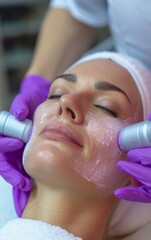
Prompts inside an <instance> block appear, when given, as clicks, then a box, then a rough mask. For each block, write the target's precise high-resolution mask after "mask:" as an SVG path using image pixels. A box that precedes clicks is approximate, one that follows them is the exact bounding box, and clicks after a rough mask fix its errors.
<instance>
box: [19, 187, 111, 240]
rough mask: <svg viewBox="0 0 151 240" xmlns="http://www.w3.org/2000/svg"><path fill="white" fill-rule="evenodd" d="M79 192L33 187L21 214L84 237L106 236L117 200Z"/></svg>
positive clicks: (86, 238) (102, 237)
mask: <svg viewBox="0 0 151 240" xmlns="http://www.w3.org/2000/svg"><path fill="white" fill-rule="evenodd" d="M79 195H80V196H79ZM79 195H78V196H77V194H75V193H74V192H71V191H68V192H65V191H62V190H56V189H50V188H47V187H46V186H40V187H38V188H37V187H34V188H33V190H32V192H31V194H30V197H29V201H28V204H27V206H26V208H25V210H24V213H23V215H22V217H23V218H28V219H34V220H41V221H44V222H47V223H49V224H52V225H56V226H60V227H62V228H64V229H66V230H67V231H68V232H70V233H73V234H74V235H76V236H78V237H81V238H82V239H85V240H90V239H95V240H100V239H102V240H103V239H104V237H105V235H106V228H107V224H108V222H109V219H110V217H111V214H112V211H113V209H114V207H115V205H116V202H115V200H114V199H113V198H112V199H105V200H104V201H101V202H100V199H98V200H96V199H95V200H94V199H93V198H89V199H88V198H85V197H82V196H81V194H79Z"/></svg>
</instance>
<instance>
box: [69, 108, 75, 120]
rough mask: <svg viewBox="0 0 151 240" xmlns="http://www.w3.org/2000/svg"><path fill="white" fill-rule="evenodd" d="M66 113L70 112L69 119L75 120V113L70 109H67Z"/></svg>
mask: <svg viewBox="0 0 151 240" xmlns="http://www.w3.org/2000/svg"><path fill="white" fill-rule="evenodd" d="M67 111H68V112H70V114H71V117H72V118H73V119H75V118H76V115H75V113H74V112H73V111H72V110H71V109H70V108H67Z"/></svg>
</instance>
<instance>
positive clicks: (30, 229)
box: [0, 218, 82, 240]
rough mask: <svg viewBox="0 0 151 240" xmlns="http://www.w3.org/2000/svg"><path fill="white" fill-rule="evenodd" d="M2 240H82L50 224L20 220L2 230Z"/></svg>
mask: <svg viewBox="0 0 151 240" xmlns="http://www.w3.org/2000/svg"><path fill="white" fill-rule="evenodd" d="M0 240H82V239H81V238H79V237H76V236H74V235H73V234H71V233H69V232H67V231H66V230H64V229H62V228H60V227H58V226H53V225H50V224H48V223H45V222H42V221H37V220H31V219H23V218H18V219H14V220H11V221H10V222H8V223H7V224H5V225H4V226H3V227H1V229H0Z"/></svg>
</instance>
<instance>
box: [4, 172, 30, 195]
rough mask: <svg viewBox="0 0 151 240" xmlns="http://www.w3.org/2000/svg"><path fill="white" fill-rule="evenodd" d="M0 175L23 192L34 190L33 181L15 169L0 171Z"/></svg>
mask: <svg viewBox="0 0 151 240" xmlns="http://www.w3.org/2000/svg"><path fill="white" fill-rule="evenodd" d="M0 175H1V176H2V177H3V178H4V179H5V180H6V181H7V182H8V183H10V184H11V185H12V186H14V187H15V188H17V189H20V190H22V191H30V190H31V188H32V184H31V180H30V179H28V178H27V177H25V176H23V175H22V174H21V173H20V172H18V171H17V170H16V169H13V168H6V169H5V170H1V169H0Z"/></svg>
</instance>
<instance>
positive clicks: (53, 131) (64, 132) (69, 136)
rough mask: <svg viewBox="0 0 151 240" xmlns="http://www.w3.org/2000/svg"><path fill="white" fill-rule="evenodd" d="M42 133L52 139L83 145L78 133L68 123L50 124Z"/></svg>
mask: <svg viewBox="0 0 151 240" xmlns="http://www.w3.org/2000/svg"><path fill="white" fill-rule="evenodd" d="M41 135H42V136H44V137H46V138H48V139H50V140H56V141H65V142H68V143H69V144H72V145H76V146H78V147H82V143H81V141H80V137H79V136H78V134H77V133H76V132H75V131H73V130H72V129H71V128H70V127H68V126H66V125H62V124H51V125H48V126H46V127H45V128H44V129H43V130H42V132H41Z"/></svg>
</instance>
